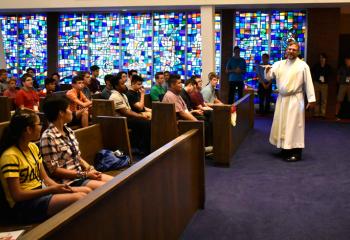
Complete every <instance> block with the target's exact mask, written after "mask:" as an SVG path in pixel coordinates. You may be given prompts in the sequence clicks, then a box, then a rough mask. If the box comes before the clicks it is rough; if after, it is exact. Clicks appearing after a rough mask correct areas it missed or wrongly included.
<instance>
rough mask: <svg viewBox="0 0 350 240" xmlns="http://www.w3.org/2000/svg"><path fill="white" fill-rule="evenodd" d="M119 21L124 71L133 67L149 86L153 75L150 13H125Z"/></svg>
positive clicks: (145, 84)
mask: <svg viewBox="0 0 350 240" xmlns="http://www.w3.org/2000/svg"><path fill="white" fill-rule="evenodd" d="M120 21H121V33H122V34H121V35H122V37H121V47H122V59H123V66H122V69H123V70H124V71H128V70H131V69H135V70H137V71H138V73H139V74H141V76H142V77H143V78H144V80H145V82H144V86H145V87H147V88H150V87H151V84H152V77H153V48H152V45H153V41H152V37H153V24H152V15H151V14H141V13H127V14H125V15H123V16H122V17H121V19H120Z"/></svg>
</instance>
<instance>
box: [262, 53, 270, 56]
mask: <svg viewBox="0 0 350 240" xmlns="http://www.w3.org/2000/svg"><path fill="white" fill-rule="evenodd" d="M262 57H270V55H269V54H268V53H264V54H263V55H262Z"/></svg>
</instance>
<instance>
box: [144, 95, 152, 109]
mask: <svg viewBox="0 0 350 240" xmlns="http://www.w3.org/2000/svg"><path fill="white" fill-rule="evenodd" d="M145 107H148V108H152V99H151V95H150V94H145Z"/></svg>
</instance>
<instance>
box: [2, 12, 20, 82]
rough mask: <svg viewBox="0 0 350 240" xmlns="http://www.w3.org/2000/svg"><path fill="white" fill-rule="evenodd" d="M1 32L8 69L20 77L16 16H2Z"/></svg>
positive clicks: (10, 72)
mask: <svg viewBox="0 0 350 240" xmlns="http://www.w3.org/2000/svg"><path fill="white" fill-rule="evenodd" d="M0 22H1V30H2V31H1V32H2V38H3V43H4V50H5V58H6V65H7V66H6V67H7V69H8V71H9V74H10V75H11V76H13V77H18V69H17V67H18V61H17V54H18V35H17V30H18V27H17V26H18V23H17V17H16V16H0Z"/></svg>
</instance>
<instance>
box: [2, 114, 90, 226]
mask: <svg viewBox="0 0 350 240" xmlns="http://www.w3.org/2000/svg"><path fill="white" fill-rule="evenodd" d="M40 132H41V124H40V119H39V117H38V115H37V114H36V113H35V112H34V111H31V110H29V109H24V110H18V111H17V112H16V113H15V114H14V116H13V117H12V118H11V121H10V124H9V126H8V128H7V129H6V130H5V131H4V134H3V135H2V138H1V141H0V155H1V158H0V169H1V171H0V179H1V184H2V189H3V190H4V192H5V196H6V199H7V202H8V204H9V207H10V208H11V210H10V213H11V216H13V218H14V219H17V220H20V221H23V222H38V221H43V220H45V219H46V218H48V217H49V216H52V215H54V214H55V213H57V212H59V211H60V210H61V209H63V208H65V207H67V206H68V205H70V204H71V203H73V202H75V201H77V200H79V199H81V198H83V197H84V196H85V195H86V194H87V193H89V192H90V191H91V189H90V188H87V187H78V188H72V187H70V186H68V185H66V184H58V183H56V182H55V181H53V180H52V179H51V178H49V177H48V175H47V174H46V172H45V168H44V166H43V164H42V158H41V155H40V153H39V148H38V147H37V146H36V144H35V143H33V142H32V141H37V140H38V139H39V137H40Z"/></svg>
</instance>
